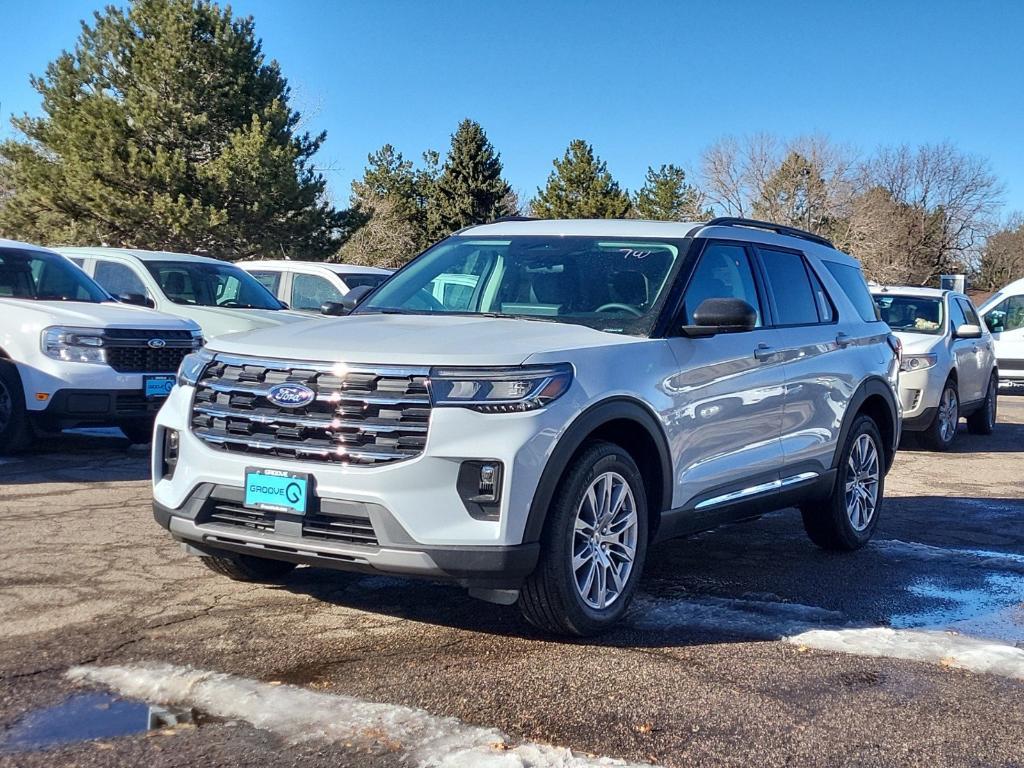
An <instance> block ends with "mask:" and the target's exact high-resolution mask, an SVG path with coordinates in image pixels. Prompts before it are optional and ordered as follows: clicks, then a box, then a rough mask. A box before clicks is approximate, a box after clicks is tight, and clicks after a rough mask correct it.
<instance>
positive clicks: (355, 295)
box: [320, 285, 373, 317]
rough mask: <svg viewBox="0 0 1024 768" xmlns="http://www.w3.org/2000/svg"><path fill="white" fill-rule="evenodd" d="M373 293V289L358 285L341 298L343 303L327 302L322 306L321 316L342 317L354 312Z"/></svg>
mask: <svg viewBox="0 0 1024 768" xmlns="http://www.w3.org/2000/svg"><path fill="white" fill-rule="evenodd" d="M372 292H373V288H371V287H370V286H368V285H357V286H356V287H355V288H353V289H352V290H351V291H349V292H348V293H346V294H345V295H344V296H342V297H341V301H325V302H324V303H323V304H321V305H320V314H322V315H330V316H331V317H341V316H343V315H347V314H349V313H351V312H352V310H353V309H355V308H356V307H357V306H359V302H361V301H362V300H363V299H365V298H366V297H367V296H368V295H369V294H370V293H372Z"/></svg>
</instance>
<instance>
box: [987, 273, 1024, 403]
mask: <svg viewBox="0 0 1024 768" xmlns="http://www.w3.org/2000/svg"><path fill="white" fill-rule="evenodd" d="M978 312H979V314H980V315H981V317H982V320H984V321H985V324H986V325H987V326H988V329H989V331H990V332H991V333H992V338H993V340H994V341H995V345H996V360H997V361H998V362H999V378H1000V379H1001V380H1002V381H1004V382H1007V383H1010V384H1024V280H1017V281H1015V282H1012V283H1010V284H1009V285H1008V286H1006V287H1005V288H1003V289H1001V290H999V291H997V292H996V293H993V294H992V295H991V296H989V298H988V299H987V300H986V301H985V303H984V304H982V305H981V307H980V308H979V310H978Z"/></svg>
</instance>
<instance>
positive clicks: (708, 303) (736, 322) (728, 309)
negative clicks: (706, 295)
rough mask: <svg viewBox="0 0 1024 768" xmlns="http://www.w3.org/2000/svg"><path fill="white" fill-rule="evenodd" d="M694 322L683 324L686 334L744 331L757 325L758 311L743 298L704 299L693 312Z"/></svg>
mask: <svg viewBox="0 0 1024 768" xmlns="http://www.w3.org/2000/svg"><path fill="white" fill-rule="evenodd" d="M693 323H694V324H693V325H687V326H683V329H682V330H683V334H684V335H686V336H714V335H715V334H716V333H743V332H744V331H752V330H754V328H755V327H757V311H756V310H755V309H754V308H753V307H752V306H750V304H748V303H747V302H745V301H744V300H743V299H704V301H702V302H701V303H700V306H698V307H697V309H696V310H695V311H694V313H693Z"/></svg>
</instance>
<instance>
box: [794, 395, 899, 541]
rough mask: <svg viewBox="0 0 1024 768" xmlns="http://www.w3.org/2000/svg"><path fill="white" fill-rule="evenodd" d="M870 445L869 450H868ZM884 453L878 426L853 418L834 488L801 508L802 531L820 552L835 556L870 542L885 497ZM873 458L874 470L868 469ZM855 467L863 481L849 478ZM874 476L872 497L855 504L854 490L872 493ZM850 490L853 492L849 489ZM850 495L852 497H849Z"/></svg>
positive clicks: (867, 417)
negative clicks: (851, 487)
mask: <svg viewBox="0 0 1024 768" xmlns="http://www.w3.org/2000/svg"><path fill="white" fill-rule="evenodd" d="M867 444H870V446H871V448H870V449H868V448H867ZM884 451H885V449H884V448H883V443H882V435H881V433H880V432H879V431H878V426H877V425H876V424H875V422H874V420H873V419H872V418H871V417H870V416H864V415H860V416H857V417H856V420H855V421H854V422H853V425H852V426H851V428H850V432H849V434H848V435H847V436H846V443H845V444H844V445H843V453H842V457H841V460H840V462H839V471H838V472H837V473H836V484H835V487H834V488H833V489H832V493H831V494H830V496H829V498H827V499H824V500H822V501H819V502H815V503H810V502H808V503H805V504H802V505H801V506H800V514H801V515H802V517H803V521H804V530H805V531H807V535H808V536H809V537H810V539H811V541H813V542H814V543H815V544H817V545H818V546H819V547H821V548H822V549H828V550H832V551H836V552H852V551H853V550H855V549H860V548H861V547H863V546H864V545H865V544H867V543H868V541H869V540H870V539H871V535H872V534H873V533H874V531H875V526H876V525H878V516H879V513H880V512H881V509H882V501H883V499H884V497H885V471H884V467H885V452H884ZM872 454H873V456H874V459H873V462H874V465H873V470H872V468H871V466H870V463H871V455H872ZM854 465H857V466H860V467H862V470H863V471H862V477H864V480H862V481H858V480H857V478H856V477H851V474H852V473H853V472H854ZM872 474H873V478H874V479H873V485H874V493H873V503H872V497H871V496H867V497H863V496H862V498H864V501H865V503H864V504H863V505H860V504H858V503H857V501H856V498H855V497H856V496H857V491H856V489H857V488H862V489H864V491H863V492H864V493H868V494H870V493H871V482H869V481H868V478H869V476H871V475H872ZM851 485H852V486H853V490H852V491H851V490H850V489H849V486H851ZM851 494H852V495H851Z"/></svg>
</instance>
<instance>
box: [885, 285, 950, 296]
mask: <svg viewBox="0 0 1024 768" xmlns="http://www.w3.org/2000/svg"><path fill="white" fill-rule="evenodd" d="M871 293H872V294H888V295H890V296H927V297H928V298H933V299H941V298H942V297H943V296H945V295H946V294H947V293H954V291H948V290H945V289H943V288H922V287H921V286H919V285H872V286H871Z"/></svg>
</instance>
